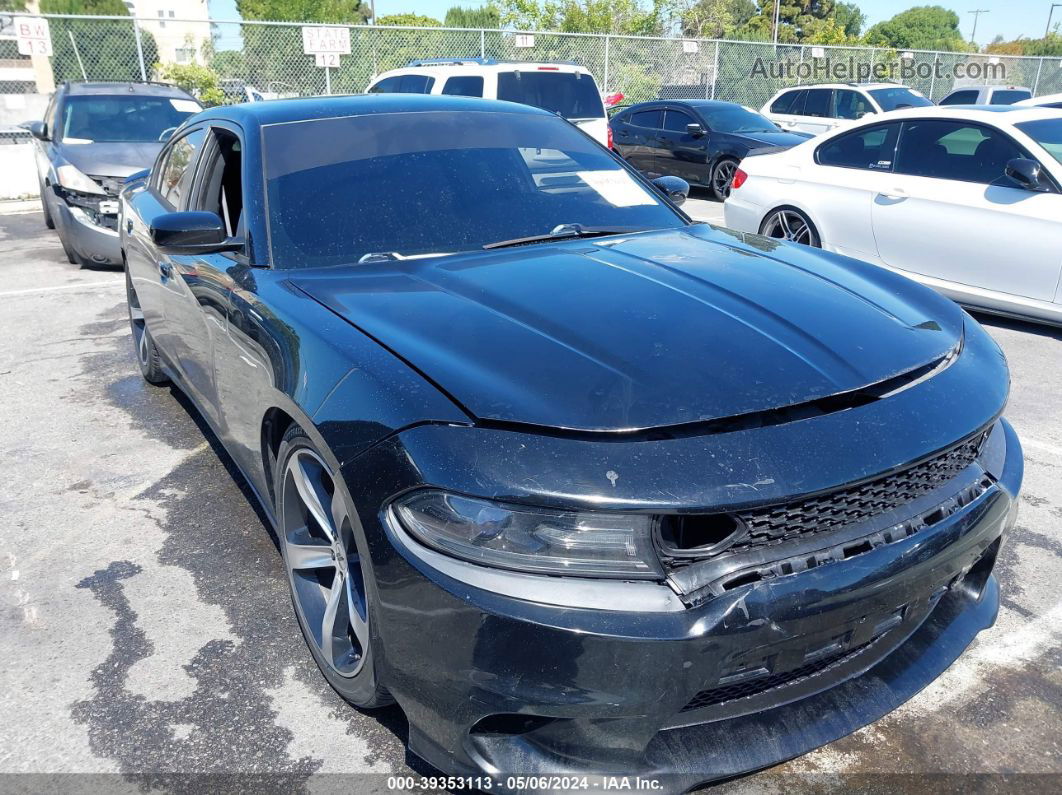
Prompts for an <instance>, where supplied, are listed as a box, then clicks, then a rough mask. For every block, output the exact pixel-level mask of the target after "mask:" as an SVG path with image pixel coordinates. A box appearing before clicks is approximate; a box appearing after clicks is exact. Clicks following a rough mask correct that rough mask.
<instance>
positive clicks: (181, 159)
mask: <svg viewBox="0 0 1062 795" xmlns="http://www.w3.org/2000/svg"><path fill="white" fill-rule="evenodd" d="M205 135H206V131H205V130H196V131H195V132H191V133H189V134H188V135H185V136H184V137H182V138H179V139H178V140H177V141H175V142H174V144H173V146H171V147H170V151H169V152H168V153H167V154H166V158H165V165H164V166H163V167H162V174H161V175H160V176H159V183H158V191H159V193H160V194H162V198H164V199H165V200H166V201H167V202H168V203H169V204H170V205H171V206H172V207H180V205H181V198H182V197H184V196H186V195H187V194H188V188H189V186H190V185H191V184H192V175H193V173H194V172H195V169H194V168H193V165H194V163H195V157H196V154H197V153H198V152H199V150H200V149H201V148H202V147H203V138H204V137H205Z"/></svg>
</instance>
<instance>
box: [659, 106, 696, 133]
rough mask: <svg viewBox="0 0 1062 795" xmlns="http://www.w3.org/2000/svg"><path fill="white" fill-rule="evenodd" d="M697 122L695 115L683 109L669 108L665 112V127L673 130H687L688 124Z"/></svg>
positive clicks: (682, 131)
mask: <svg viewBox="0 0 1062 795" xmlns="http://www.w3.org/2000/svg"><path fill="white" fill-rule="evenodd" d="M688 124H696V122H695V121H694V120H693V117H692V116H690V115H689V114H688V113H683V112H682V111H681V110H670V109H669V110H667V111H665V112H664V129H665V130H670V131H672V132H680V133H684V132H686V125H688Z"/></svg>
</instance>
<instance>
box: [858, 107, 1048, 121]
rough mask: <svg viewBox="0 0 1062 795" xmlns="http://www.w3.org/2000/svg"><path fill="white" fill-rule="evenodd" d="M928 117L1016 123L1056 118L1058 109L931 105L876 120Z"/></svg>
mask: <svg viewBox="0 0 1062 795" xmlns="http://www.w3.org/2000/svg"><path fill="white" fill-rule="evenodd" d="M912 117H917V118H922V119H925V118H930V119H954V118H956V117H958V118H959V119H968V120H970V121H985V122H992V123H995V124H1001V123H1002V124H1018V123H1020V122H1023V121H1034V120H1036V119H1057V118H1058V110H1057V109H1054V108H1039V107H1029V106H1028V105H1024V106H1017V105H932V106H927V107H924V108H902V109H900V110H893V111H890V112H889V113H888V114H887V115H886V116H885V117H883V118H881V119H878V120H877V121H878V122H884V121H892V120H894V119H896V120H900V119H907V118H912Z"/></svg>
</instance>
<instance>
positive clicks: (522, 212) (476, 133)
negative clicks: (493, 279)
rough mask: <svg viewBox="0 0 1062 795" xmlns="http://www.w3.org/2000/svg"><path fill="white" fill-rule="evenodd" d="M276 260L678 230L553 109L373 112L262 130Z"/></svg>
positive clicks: (321, 262)
mask: <svg viewBox="0 0 1062 795" xmlns="http://www.w3.org/2000/svg"><path fill="white" fill-rule="evenodd" d="M263 147H264V149H263V156H264V164H265V179H266V198H267V201H268V207H267V218H268V230H269V245H270V253H271V259H272V262H273V265H274V266H275V267H280V268H306V267H315V266H329V265H346V264H355V263H358V262H359V261H370V260H374V259H379V258H381V257H382V258H385V259H398V258H405V257H416V256H426V255H440V254H451V253H455V252H459V251H479V250H482V249H483V247H484V246H487V245H490V244H492V243H499V242H501V241H511V240H514V239H517V238H524V237H532V236H536V235H549V234H550V233H554V232H555V230H558V229H559V228H564V229H566V230H569V231H570V230H572V229H573V228H576V229H579V230H580V231H581V232H582V231H585V232H588V233H589V232H593V230H595V229H597V230H600V229H601V228H604V227H607V228H609V229H622V230H625V231H627V230H630V231H634V230H642V229H660V228H665V227H678V226H683V225H684V224H685V223H686V222H685V220H684V219H683V218H682V217H681V216H680V215H679V214H678V213H676V212H675V211H674V210H673V209H671V208H670V207H669V206H668V205H667V204H665V203H664V202H663V201H662V200H661V199H660V197H658V196H657V195H656V194H655V193H654V192H653V191H652V190H650V189H648V188H645V187H643V185H642V184H641V183H640V182H639V181H638V180H636V179H635V178H634V177H633V176H632V175H631V174H630V173H629V172H628V171H627V170H626V169H624V168H622V167H621V166H620V165H619V163H617V162H616V160H615V159H614V158H613V157H612V156H611V155H609V154H608V152H607V151H605V150H604V149H603V148H602V147H601V146H600V145H598V144H596V143H595V142H594V141H593V140H591V139H590V138H589V137H587V136H586V135H584V134H583V133H581V132H579V131H578V130H577V129H576V128H575V127H573V126H572V125H570V124H569V123H568V122H566V121H564V120H563V119H559V118H557V117H556V116H546V115H538V114H527V113H498V112H481V111H463V112H420V113H377V114H370V115H362V116H347V117H341V118H333V119H318V120H314V121H306V122H292V123H283V124H273V125H268V126H266V127H264V128H263Z"/></svg>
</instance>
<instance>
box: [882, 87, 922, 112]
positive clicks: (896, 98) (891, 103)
mask: <svg viewBox="0 0 1062 795" xmlns="http://www.w3.org/2000/svg"><path fill="white" fill-rule="evenodd" d="M870 96H872V97H874V100H875V101H876V102H877V103H878V104H879V105H881V109H882V110H884V111H890V110H897V109H899V108H931V107H933V103H932V102H930V101H929V100H928V99H926V98H925V97H923V96H922V95H921V94H919V93H917V92H915V91H912V90H911V89H909V88H907V86H896V87H894V88H872V89H870Z"/></svg>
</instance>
